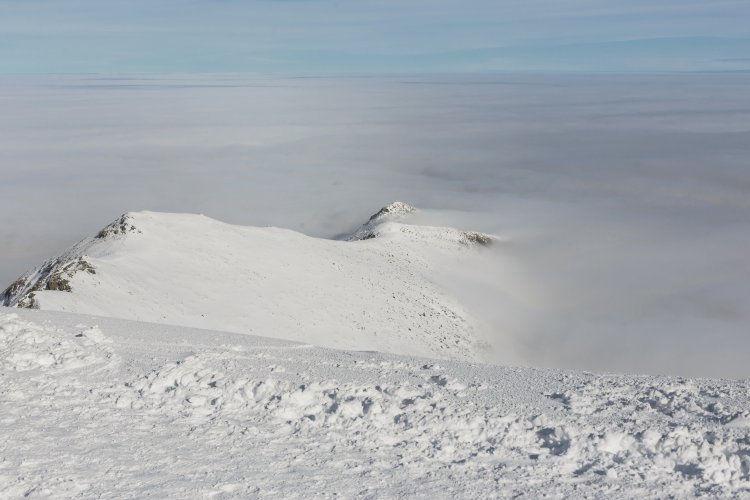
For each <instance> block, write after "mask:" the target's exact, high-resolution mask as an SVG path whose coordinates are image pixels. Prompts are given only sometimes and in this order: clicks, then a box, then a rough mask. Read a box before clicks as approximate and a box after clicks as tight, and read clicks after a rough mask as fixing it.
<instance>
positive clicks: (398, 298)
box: [0, 202, 491, 360]
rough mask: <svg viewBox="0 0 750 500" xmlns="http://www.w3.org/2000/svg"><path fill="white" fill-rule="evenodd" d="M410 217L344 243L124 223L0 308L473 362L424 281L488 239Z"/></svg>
mask: <svg viewBox="0 0 750 500" xmlns="http://www.w3.org/2000/svg"><path fill="white" fill-rule="evenodd" d="M415 210H416V209H415V208H414V207H411V206H410V205H407V204H405V203H400V202H396V203H393V204H391V205H388V206H387V207H384V208H383V209H381V210H380V211H379V212H378V213H376V214H375V215H373V216H372V217H371V218H370V220H369V221H367V222H366V223H365V224H364V225H363V226H362V227H361V228H360V229H359V230H357V231H356V232H355V233H354V234H352V235H351V236H350V237H349V238H347V240H348V241H335V240H326V239H320V238H311V237H308V236H305V235H303V234H300V233H297V232H294V231H289V230H285V229H278V228H260V227H241V226H234V225H229V224H225V223H222V222H219V221H217V220H213V219H210V218H208V217H204V216H202V215H189V214H167V213H154V212H135V213H127V214H125V215H123V216H122V217H120V218H119V219H118V220H116V221H115V222H113V223H112V224H110V225H108V226H106V227H105V228H104V229H102V230H101V231H100V232H99V233H98V234H97V235H96V236H95V237H93V238H87V239H85V240H83V241H81V242H80V243H78V244H76V245H75V246H73V247H72V248H70V249H69V250H67V251H66V252H64V253H63V254H62V255H60V256H59V257H56V258H54V259H51V260H49V261H47V262H45V263H43V264H42V265H41V266H39V267H38V268H36V269H34V270H32V271H30V272H29V273H27V274H25V275H24V276H23V277H21V278H19V279H18V280H17V281H16V282H15V283H13V284H12V285H11V286H10V287H9V288H8V289H7V290H6V291H5V292H4V293H3V295H2V296H0V303H2V304H4V305H6V306H16V307H24V308H32V309H44V310H53V311H67V312H75V313H86V314H96V315H101V316H109V317H115V318H123V319H132V320H137V321H149V322H156V323H168V324H174V325H181V326H190V327H200V328H210V329H214V330H222V331H229V332H238V333H247V334H252V333H256V334H262V335H266V336H273V337H277V338H283V339H288V340H297V341H303V342H310V343H314V344H316V345H321V346H326V347H335V348H343V349H356V350H374V351H383V352H395V353H409V354H414V355H424V356H432V357H441V358H456V359H471V360H480V359H483V347H482V345H481V342H480V341H479V340H478V339H477V338H476V336H475V326H474V324H473V321H472V318H471V316H470V314H469V313H468V312H467V311H466V310H465V308H464V307H463V306H462V305H461V304H460V303H459V302H458V301H457V300H455V299H453V298H452V297H449V296H448V295H447V294H446V293H445V292H444V291H443V290H441V288H440V287H439V286H438V285H436V284H435V283H434V282H433V281H432V279H431V276H432V275H434V273H435V271H436V269H435V268H436V266H437V265H438V264H437V263H436V260H435V258H434V257H436V256H437V255H439V254H441V253H442V254H446V253H449V254H454V255H456V256H458V258H462V256H463V258H471V254H472V253H474V251H478V248H479V247H481V246H484V245H488V244H489V243H490V242H491V238H490V237H489V236H487V235H483V234H481V233H475V232H467V231H460V230H456V229H452V228H437V227H426V226H415V225H409V224H406V223H405V221H404V219H405V218H406V217H407V216H408V214H410V213H412V212H414V211H415Z"/></svg>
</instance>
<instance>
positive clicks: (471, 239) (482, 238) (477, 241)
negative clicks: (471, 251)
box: [463, 231, 492, 247]
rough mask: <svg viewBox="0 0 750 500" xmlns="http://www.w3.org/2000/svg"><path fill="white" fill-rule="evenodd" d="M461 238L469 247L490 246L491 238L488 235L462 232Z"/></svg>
mask: <svg viewBox="0 0 750 500" xmlns="http://www.w3.org/2000/svg"><path fill="white" fill-rule="evenodd" d="M463 236H464V238H465V239H466V241H467V243H468V244H469V245H479V246H483V247H488V246H490V245H492V237H491V236H490V235H488V234H484V233H478V232H476V231H464V234H463Z"/></svg>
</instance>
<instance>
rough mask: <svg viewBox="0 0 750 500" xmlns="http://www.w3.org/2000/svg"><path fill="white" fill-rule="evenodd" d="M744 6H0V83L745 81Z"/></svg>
mask: <svg viewBox="0 0 750 500" xmlns="http://www.w3.org/2000/svg"><path fill="white" fill-rule="evenodd" d="M749 19H750V2H747V1H746V0H742V1H735V0H714V1H706V0H700V1H696V0H681V1H674V0H651V1H644V0H628V1H623V0H618V1H613V0H599V1H595V0H566V1H552V0H524V1H522V0H511V1H503V0H495V1H489V0H475V1H466V0H463V1H458V0H442V1H441V0H437V1H435V0H432V1H426V0H358V1H348V2H345V1H329V0H275V1H273V0H259V1H254V0H242V1H241V0H213V1H205V0H180V1H177V0H161V1H154V0H149V1H144V0H127V1H123V0H107V1H101V0H96V1H94V0H0V72H2V73H56V72H62V73H88V72H98V73H126V72H165V73H169V72H186V73H196V72H197V73H199V72H261V73H269V72H270V73H277V72H278V73H388V72H422V71H427V72H430V71H434V72H485V71H486V72H497V71H500V72H503V71H521V72H523V71H535V72H536V71H538V72H590V71H605V72H642V71H645V72H652V71H658V72H662V71H747V70H750V28H749V26H750V23H749V22H748V20H749Z"/></svg>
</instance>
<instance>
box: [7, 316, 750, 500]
mask: <svg viewBox="0 0 750 500" xmlns="http://www.w3.org/2000/svg"><path fill="white" fill-rule="evenodd" d="M748 394H750V385H749V384H748V382H747V381H737V382H733V381H726V380H705V379H704V380H701V379H685V378H678V377H634V376H624V375H595V374H591V373H581V372H571V371H560V370H538V369H529V368H524V369H520V368H507V367H499V366H492V365H481V364H470V363H466V362H460V361H450V360H446V361H440V362H437V361H435V360H430V359H424V358H417V357H408V356H397V355H392V354H382V353H371V352H347V351H336V350H331V349H323V348H317V347H313V346H310V345H309V344H296V343H291V342H286V341H281V340H277V339H269V338H261V337H255V336H252V335H237V334H230V333H224V332H212V331H205V330H193V329H189V328H184V327H174V326H168V325H157V324H147V323H136V322H131V321H124V320H116V319H111V318H95V317H90V316H81V315H73V314H68V313H60V312H47V311H30V310H23V309H3V308H0V423H1V424H2V425H0V497H3V498H21V497H32V498H33V497H44V498H46V497H55V498H59V497H65V498H70V497H85V498H95V497H101V496H114V497H117V498H120V497H127V498H141V497H147V496H149V497H155V498H185V497H202V498H203V497H205V498H211V497H218V498H248V497H252V498H255V497H278V498H310V497H333V496H340V497H343V498H402V497H415V496H416V497H420V498H454V497H455V498H519V497H520V498H615V499H619V498H623V499H624V498H684V497H688V496H693V495H697V496H704V497H711V498H747V495H748V494H750V413H748V408H749V407H750V400H749V399H748Z"/></svg>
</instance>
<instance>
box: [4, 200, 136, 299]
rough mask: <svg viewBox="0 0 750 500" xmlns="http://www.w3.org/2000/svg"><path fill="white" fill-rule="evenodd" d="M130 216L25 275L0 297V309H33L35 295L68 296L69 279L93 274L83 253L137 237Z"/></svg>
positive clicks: (93, 270) (69, 289)
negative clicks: (54, 293)
mask: <svg viewBox="0 0 750 500" xmlns="http://www.w3.org/2000/svg"><path fill="white" fill-rule="evenodd" d="M133 222H134V218H133V216H132V214H130V213H125V214H123V215H121V216H120V217H118V218H117V220H115V221H114V222H112V223H111V224H108V225H107V226H105V227H104V228H103V229H102V230H101V231H99V232H98V233H97V235H96V236H95V237H94V238H85V239H83V240H81V241H80V242H78V243H77V244H75V245H74V246H73V247H71V248H70V249H68V250H67V251H66V252H64V253H63V254H62V255H60V256H59V257H57V258H53V259H49V260H47V261H45V262H44V263H43V264H42V265H41V266H39V267H36V268H34V269H32V270H31V271H29V272H27V273H26V274H24V275H23V276H21V277H20V278H18V279H17V280H16V281H14V282H13V283H11V285H10V286H9V287H8V288H6V289H5V290H4V291H3V292H2V293H1V294H0V305H2V306H9V307H13V306H16V307H23V308H28V309H36V308H37V307H38V305H37V301H36V299H35V292H39V291H42V290H53V291H61V292H72V291H73V289H72V287H71V285H70V281H71V278H73V276H75V275H76V274H77V273H79V272H85V273H88V274H96V269H95V268H94V266H93V265H92V264H91V263H90V262H89V261H88V260H87V259H86V252H87V251H88V250H89V249H90V248H91V246H92V245H94V244H96V242H97V241H100V240H112V239H119V238H122V237H124V236H125V235H127V234H128V233H140V232H141V230H140V229H138V228H137V227H136V226H135V225H134V223H133Z"/></svg>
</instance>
